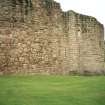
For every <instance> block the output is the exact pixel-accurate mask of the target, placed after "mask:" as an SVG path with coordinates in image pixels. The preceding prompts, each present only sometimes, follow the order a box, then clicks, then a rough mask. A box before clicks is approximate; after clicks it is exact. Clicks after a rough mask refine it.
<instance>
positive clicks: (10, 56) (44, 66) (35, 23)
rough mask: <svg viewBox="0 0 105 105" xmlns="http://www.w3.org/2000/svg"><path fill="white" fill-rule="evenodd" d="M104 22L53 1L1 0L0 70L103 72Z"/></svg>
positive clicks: (75, 72) (73, 72)
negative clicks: (64, 8)
mask: <svg viewBox="0 0 105 105" xmlns="http://www.w3.org/2000/svg"><path fill="white" fill-rule="evenodd" d="M104 46H105V45H104V27H103V25H102V24H101V23H99V22H98V21H97V20H96V19H95V18H94V17H91V16H86V15H82V14H78V13H76V12H74V11H68V12H63V11H62V10H61V8H60V5H59V3H56V2H55V1H53V0H1V1H0V74H1V75H2V74H17V73H21V74H29V73H31V74H36V73H40V74H87V73H88V74H104V73H105V47H104Z"/></svg>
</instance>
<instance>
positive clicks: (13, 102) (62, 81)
mask: <svg viewBox="0 0 105 105" xmlns="http://www.w3.org/2000/svg"><path fill="white" fill-rule="evenodd" d="M0 105H105V76H86V77H85V76H38V75H37V76H1V77H0Z"/></svg>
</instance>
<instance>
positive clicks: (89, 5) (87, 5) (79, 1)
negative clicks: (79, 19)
mask: <svg viewBox="0 0 105 105" xmlns="http://www.w3.org/2000/svg"><path fill="white" fill-rule="evenodd" d="M55 1H57V2H60V4H61V7H62V9H63V10H64V11H67V10H74V11H76V12H78V13H81V14H85V15H90V16H93V17H95V18H97V20H98V21H100V22H101V23H102V24H104V26H105V0H55Z"/></svg>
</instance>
